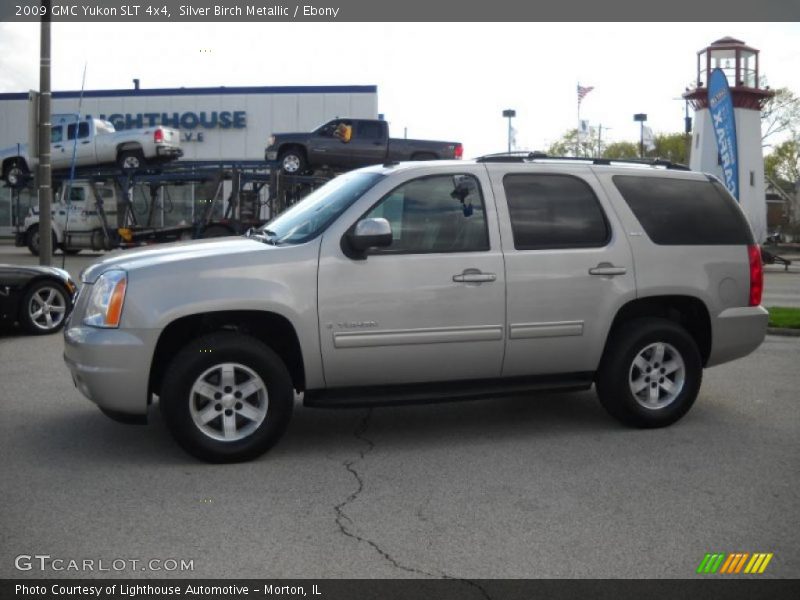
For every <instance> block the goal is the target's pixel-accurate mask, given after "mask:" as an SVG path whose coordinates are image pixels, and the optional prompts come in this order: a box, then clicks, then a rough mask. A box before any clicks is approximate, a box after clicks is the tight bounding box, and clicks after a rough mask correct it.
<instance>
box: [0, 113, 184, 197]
mask: <svg viewBox="0 0 800 600" xmlns="http://www.w3.org/2000/svg"><path fill="white" fill-rule="evenodd" d="M52 120H53V124H52V126H51V128H50V164H51V166H52V168H53V169H54V170H58V169H67V168H69V167H70V166H71V165H72V161H73V156H74V159H75V165H76V166H78V167H84V166H90V165H103V164H112V163H116V164H117V165H118V166H119V167H120V168H122V169H130V170H134V169H139V168H141V167H143V166H145V164H147V163H156V162H166V161H170V160H175V159H177V158H180V157H181V156H183V150H181V148H180V143H179V139H180V136H179V135H178V130H177V129H170V128H169V127H161V126H155V127H147V128H145V129H126V130H124V131H116V130H115V129H114V126H113V125H112V124H111V123H109V122H108V121H103V120H101V119H89V118H87V119H83V120H79V119H78V118H77V117H76V115H53V117H52ZM0 167H1V168H2V176H3V180H4V181H5V182H6V183H7V184H8V185H9V186H11V187H20V186H22V185H24V184H25V183H26V180H27V176H28V175H29V173H30V171H31V157H30V156H28V147H27V145H25V144H19V145H17V146H11V147H10V148H6V149H5V150H0Z"/></svg>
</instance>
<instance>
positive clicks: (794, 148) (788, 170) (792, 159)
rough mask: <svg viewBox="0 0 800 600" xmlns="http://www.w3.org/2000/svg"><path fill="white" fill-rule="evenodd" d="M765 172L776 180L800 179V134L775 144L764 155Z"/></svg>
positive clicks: (792, 181)
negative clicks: (769, 151) (770, 150)
mask: <svg viewBox="0 0 800 600" xmlns="http://www.w3.org/2000/svg"><path fill="white" fill-rule="evenodd" d="M764 172H765V173H766V174H767V177H770V178H771V179H774V180H776V181H777V180H783V181H788V182H791V183H795V182H797V181H800V136H795V137H794V138H793V139H789V140H786V141H785V142H782V143H780V144H778V145H777V146H775V147H774V148H773V150H772V152H771V153H769V154H768V155H767V156H765V157H764Z"/></svg>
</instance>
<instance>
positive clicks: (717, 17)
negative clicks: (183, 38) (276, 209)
mask: <svg viewBox="0 0 800 600" xmlns="http://www.w3.org/2000/svg"><path fill="white" fill-rule="evenodd" d="M42 11H43V8H42V2H41V0H2V2H0V21H11V22H22V21H38V20H39V19H40V18H41V16H42ZM50 17H51V18H52V20H53V22H60V21H65V22H66V21H72V22H104V21H108V22H122V23H125V22H151V23H155V22H176V23H186V22H209V23H213V22H226V21H229V22H234V21H239V22H270V21H276V22H290V21H294V22H303V21H340V22H375V21H385V22H481V21H485V22H519V21H528V22H542V21H571V22H578V21H601V22H611V21H628V22H630V21H678V22H731V21H742V22H752V21H760V22H766V21H798V20H800V1H798V0H759V2H731V1H730V0H702V2H698V1H697V0H670V1H669V2H642V1H641V0H602V1H601V2H598V1H597V0H573V1H572V2H520V0H492V1H491V2H464V1H463V0H437V1H436V2H430V1H428V0H403V1H402V2H399V1H398V2H377V1H375V0H299V1H298V0H291V1H288V2H281V1H280V0H277V1H274V0H273V1H271V2H258V0H254V1H253V0H152V1H151V0H129V1H127V2H126V1H122V0H77V1H76V0H63V1H55V0H54V1H53V2H52V6H51V8H50Z"/></svg>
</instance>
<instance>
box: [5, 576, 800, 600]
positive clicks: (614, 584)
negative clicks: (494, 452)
mask: <svg viewBox="0 0 800 600" xmlns="http://www.w3.org/2000/svg"><path fill="white" fill-rule="evenodd" d="M798 597H800V580H796V579H793V580H779V579H761V578H760V577H755V576H752V577H748V576H744V577H731V578H720V577H714V578H711V577H708V576H698V578H697V579H687V580H669V579H667V580H630V579H601V580H589V579H587V580H554V579H549V580H530V579H512V580H496V579H447V580H430V579H413V580H412V579H402V580H385V579H383V580H382V579H339V580H314V579H295V580H285V579H275V580H260V579H248V580H235V579H218V580H200V579H197V580H184V579H173V580H170V579H159V580H134V579H126V580H112V579H43V580H30V579H27V580H20V579H18V580H2V581H0V598H3V599H4V600H11V599H14V600H20V599H23V598H47V599H50V598H57V599H59V600H85V599H87V598H96V599H99V600H118V599H123V600H133V599H141V600H150V599H153V600H155V599H162V598H194V599H202V600H216V599H217V598H219V599H223V598H234V599H235V598H252V599H264V598H273V599H274V598H280V599H283V600H300V599H301V598H303V599H306V600H472V599H475V600H535V599H538V598H547V599H555V600H559V599H561V598H564V599H567V598H569V599H573V598H574V599H577V598H580V599H584V598H586V599H588V598H592V599H599V600H602V599H609V600H611V599H613V600H617V599H622V598H642V599H645V598H646V599H647V600H659V599H661V598H664V599H670V600H673V599H675V598H682V599H690V598H702V599H703V600H728V599H730V598H748V599H749V600H783V599H784V598H786V599H789V598H791V599H792V600H794V599H796V598H798Z"/></svg>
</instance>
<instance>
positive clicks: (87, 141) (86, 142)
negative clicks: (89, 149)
mask: <svg viewBox="0 0 800 600" xmlns="http://www.w3.org/2000/svg"><path fill="white" fill-rule="evenodd" d="M88 143H89V140H86V141H85V142H81V144H88Z"/></svg>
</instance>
